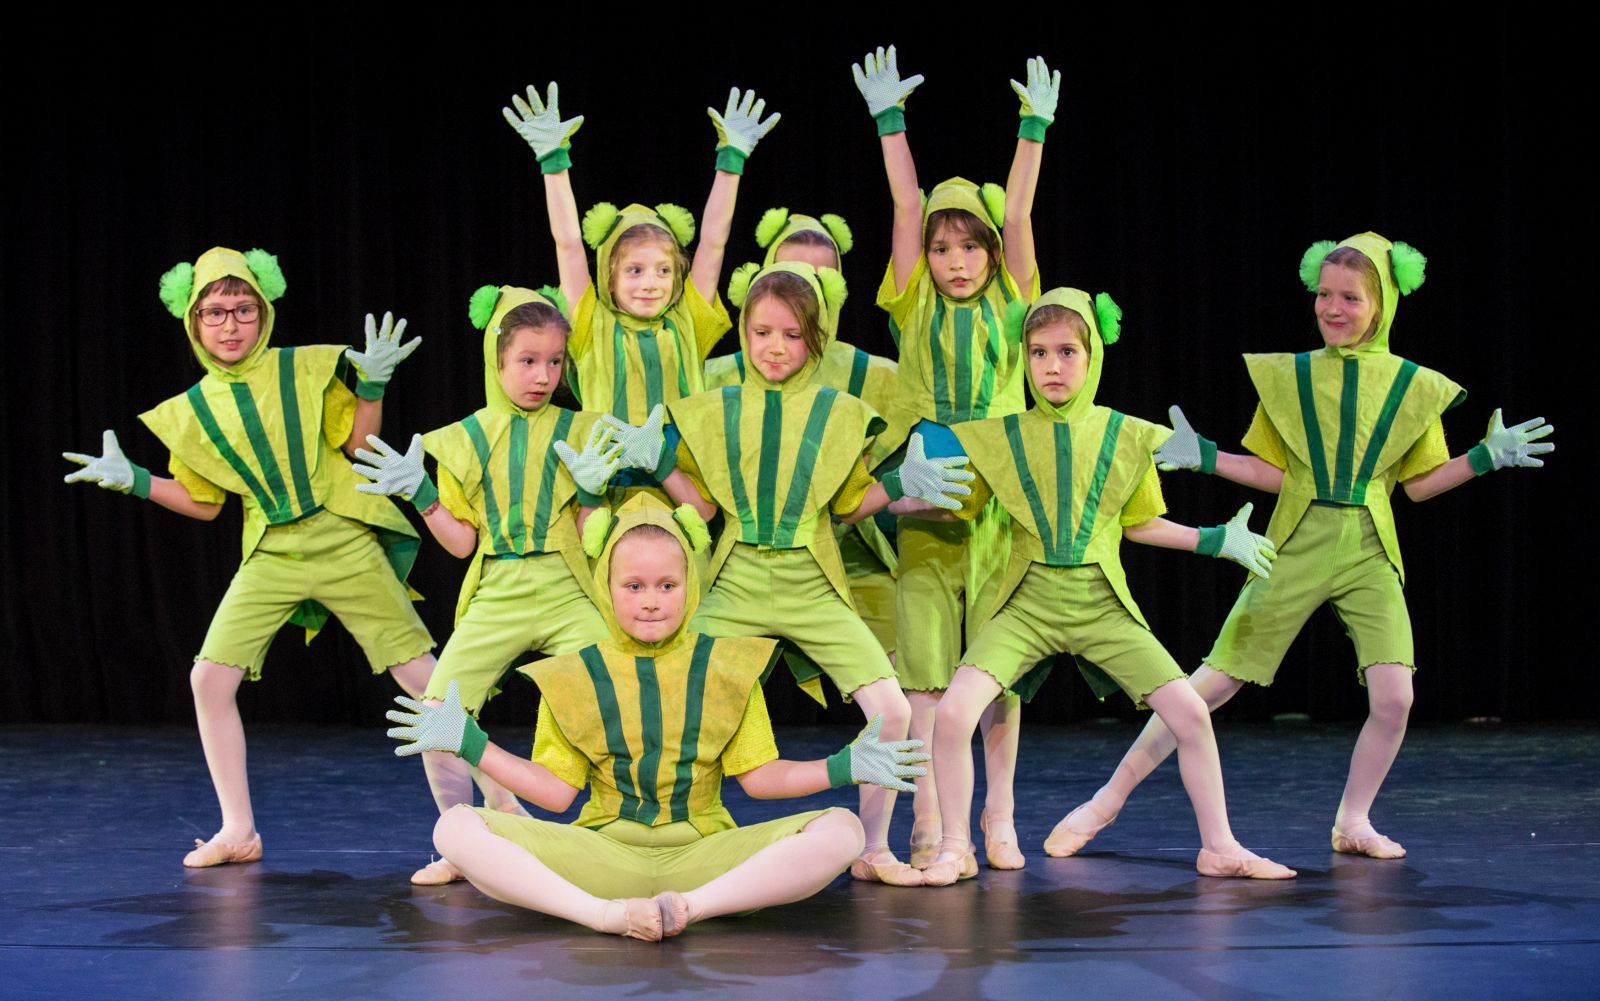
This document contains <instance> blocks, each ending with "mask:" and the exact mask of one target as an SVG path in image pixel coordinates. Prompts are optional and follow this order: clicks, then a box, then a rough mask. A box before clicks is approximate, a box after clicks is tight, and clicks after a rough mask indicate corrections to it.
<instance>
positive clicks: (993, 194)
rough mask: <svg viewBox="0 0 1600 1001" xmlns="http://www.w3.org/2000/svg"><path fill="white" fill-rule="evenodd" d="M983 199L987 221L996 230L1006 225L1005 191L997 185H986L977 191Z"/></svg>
mask: <svg viewBox="0 0 1600 1001" xmlns="http://www.w3.org/2000/svg"><path fill="white" fill-rule="evenodd" d="M978 193H979V195H981V196H982V198H983V207H984V208H985V209H986V210H988V213H989V219H990V220H991V221H993V223H994V224H995V227H996V228H999V227H1001V226H1004V225H1005V224H1006V189H1005V188H1002V187H1001V186H1000V185H998V184H994V183H986V184H985V185H984V186H983V187H981V188H979V189H978Z"/></svg>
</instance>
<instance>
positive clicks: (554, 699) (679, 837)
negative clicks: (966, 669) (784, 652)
mask: <svg viewBox="0 0 1600 1001" xmlns="http://www.w3.org/2000/svg"><path fill="white" fill-rule="evenodd" d="M584 536H585V542H586V548H587V549H588V550H589V551H590V552H594V553H596V555H597V556H598V562H597V563H596V564H595V586H596V589H597V591H598V594H599V598H600V610H601V611H602V612H603V613H604V615H605V618H606V622H607V624H608V626H609V627H610V635H609V638H607V639H605V640H602V641H600V642H599V643H596V644H593V645H591V646H587V647H584V648H583V649H582V650H581V651H580V652H579V653H576V654H570V655H567V656H564V657H555V658H552V659H549V660H545V661H541V662H540V663H538V664H536V665H534V666H532V667H527V668H523V671H524V673H526V674H527V675H528V676H530V677H531V678H533V680H534V681H535V682H536V683H537V684H538V685H539V690H540V692H541V694H542V696H543V698H542V699H541V701H540V704H539V722H538V729H537V730H536V731H535V734H534V745H533V760H531V761H527V760H523V759H521V758H518V757H517V756H515V755H512V754H509V753H507V752H506V751H503V750H501V749H500V748H499V747H496V746H495V745H494V744H491V743H488V739H487V737H485V735H484V734H483V732H482V731H481V730H479V729H478V727H477V725H476V724H475V723H474V722H473V721H472V718H471V717H470V716H468V715H467V713H466V712H465V711H464V710H463V709H462V708H461V706H460V704H459V699H458V698H457V696H456V692H455V683H454V682H452V683H451V686H450V691H449V694H448V697H447V698H446V700H445V703H444V705H443V706H442V707H439V708H433V707H429V706H424V705H422V704H420V703H417V702H413V701H411V700H408V699H399V700H397V701H399V702H400V703H401V705H403V706H405V707H406V708H408V709H411V710H413V711H414V712H413V713H409V714H408V713H401V712H391V713H390V714H389V718H390V719H392V720H394V721H395V722H397V723H401V724H408V725H405V726H400V727H396V728H394V729H392V730H390V731H389V735H390V736H392V737H398V738H400V739H402V740H415V741H416V743H413V744H410V745H407V746H402V747H400V748H398V749H396V753H397V754H405V753H411V752H415V751H418V750H428V749H437V750H447V751H452V752H455V753H458V754H461V755H463V756H464V757H466V758H467V759H469V760H471V761H473V762H474V763H476V764H477V765H478V767H480V768H481V769H483V771H485V772H487V773H489V774H490V775H492V776H494V777H495V778H496V779H498V780H499V781H501V782H503V783H505V784H506V785H507V786H509V787H510V788H512V789H514V790H516V791H517V792H518V793H519V794H521V795H522V796H524V797H525V798H527V799H528V800H529V801H531V802H533V803H535V804H537V805H539V806H541V807H544V808H546V809H549V810H555V811H562V810H565V809H567V807H568V806H570V805H571V803H572V800H573V798H574V797H576V796H577V794H578V793H579V792H580V791H581V790H582V788H583V787H584V786H585V785H587V786H588V787H589V789H590V796H589V801H588V802H587V803H585V804H584V806H583V810H582V812H580V813H579V815H578V820H577V822H576V823H574V824H571V825H566V824H555V823H550V822H548V821H543V820H535V819H533V818H531V817H516V816H509V815H507V814H504V813H497V812H495V811H492V810H478V811H474V810H472V809H471V808H468V807H464V806H463V807H458V808H457V809H454V810H451V811H450V812H449V813H447V814H445V815H444V816H443V817H442V818H440V820H439V825H438V828H437V829H436V830H435V832H434V842H435V845H436V846H437V847H438V849H439V850H440V851H441V852H443V853H444V854H446V855H447V856H448V857H449V858H451V859H452V860H454V861H455V863H456V864H457V865H459V866H460V867H461V869H462V871H463V872H465V873H466V874H467V878H468V879H470V880H471V881H472V883H473V885H474V886H476V887H478V888H479V889H480V890H482V891H483V892H484V893H487V894H488V895H490V896H491V897H494V898H495V899H497V900H503V901H506V902H508V903H513V904H517V905H519V906H521V907H528V908H532V909H533V910H537V911H541V912H543V913H545V914H552V915H555V916H557V917H561V918H565V919H567V920H569V921H575V922H577V923H579V924H582V925H586V926H587V927H590V928H593V929H594V930H596V931H602V932H610V933H612V934H619V935H627V936H629V937H632V938H640V939H645V940H648V941H657V940H660V939H662V938H665V937H668V936H672V935H676V934H678V933H679V932H681V931H683V930H684V928H685V927H687V926H688V925H689V924H691V923H693V922H696V921H701V920H704V919H706V918H710V917H716V916H717V915H721V914H737V913H739V912H742V911H748V910H752V909H755V908H759V907H768V906H772V905H774V904H782V903H789V902H791V901H796V900H803V899H804V898H806V897H809V896H811V895H812V894H814V893H816V892H817V891H818V890H820V889H822V888H823V887H824V886H826V885H827V884H828V883H829V882H830V881H832V879H833V878H834V877H835V876H837V875H838V874H839V872H840V871H841V870H842V869H844V867H845V866H846V865H848V864H849V862H850V859H852V858H853V857H855V855H856V853H857V852H858V851H859V850H860V848H861V840H862V838H861V825H860V823H859V822H857V820H856V818H855V817H853V816H852V815H851V814H850V813H849V812H848V811H845V810H838V809H832V810H818V811H814V812H811V813H803V814H798V815H796V816H791V817H784V818H782V819H780V820H772V821H768V822H766V823H763V824H755V825H753V826H750V827H735V826H734V823H733V818H731V817H730V816H729V815H728V811H727V810H726V809H725V808H724V807H723V805H722V797H721V792H720V789H721V785H722V777H723V775H725V774H726V775H733V776H734V777H736V778H737V779H738V780H739V783H740V785H742V786H743V787H744V789H745V791H746V792H747V793H749V794H750V795H751V796H754V797H756V798H758V799H778V798H788V797H795V796H806V795H810V794H812V793H816V792H820V791H822V790H824V789H828V788H837V787H838V786H841V785H846V784H849V783H851V782H877V783H881V784H883V785H885V786H886V787H889V788H904V787H907V784H906V782H905V777H907V776H912V775H917V774H920V773H921V772H922V769H921V768H920V767H916V762H919V761H926V760H927V757H926V756H925V755H919V754H914V753H911V752H912V750H913V748H914V742H911V741H905V742H898V743H879V742H878V741H877V740H876V731H877V723H878V721H876V720H875V721H873V723H872V724H869V725H868V727H867V728H866V729H865V730H863V731H862V734H861V735H860V736H859V737H857V738H856V740H855V741H853V742H852V743H851V744H849V745H848V746H846V747H845V748H844V749H842V750H841V751H840V752H839V753H837V754H835V755H833V756H832V757H830V758H828V759H826V760H822V761H804V762H801V761H785V760H782V759H780V758H779V757H778V749H777V747H776V745H775V744H774V743H773V739H772V727H771V724H770V723H769V722H768V719H767V709H766V703H765V701H764V700H763V699H762V697H761V677H762V675H763V674H764V673H765V672H766V671H767V669H768V668H769V667H770V665H771V664H772V660H773V657H774V655H775V654H776V649H777V644H776V642H775V641H773V640H768V639H758V638H753V637H747V638H734V639H715V638H713V637H711V636H705V635H700V634H698V633H696V632H695V631H694V630H693V627H692V626H691V625H689V624H688V623H689V620H690V619H691V617H692V616H693V615H694V611H695V603H696V601H697V600H698V598H699V596H700V587H699V581H698V580H697V579H696V577H697V572H696V569H695V568H696V566H697V565H698V561H697V560H693V559H690V558H688V557H689V551H690V550H691V549H699V548H703V547H704V546H705V545H706V544H707V543H708V542H709V541H710V540H709V537H708V536H707V534H706V528H705V524H704V522H702V521H700V519H699V518H698V517H697V516H696V515H695V513H694V512H693V511H692V510H690V509H688V508H679V509H678V510H677V511H676V512H671V511H668V510H667V509H666V508H665V507H663V506H661V505H660V504H659V502H657V501H656V500H655V498H653V497H651V496H648V495H642V496H635V497H634V498H632V499H631V500H629V501H628V502H627V503H626V504H624V505H623V506H622V507H621V509H620V510H619V511H618V516H617V519H616V522H615V524H614V525H613V524H611V519H610V514H609V512H607V511H601V512H597V513H596V514H595V516H594V517H593V518H592V519H591V520H590V522H589V524H588V525H587V526H586V530H585V532H584ZM602 543H603V546H604V548H603V549H602V548H601V544H602Z"/></svg>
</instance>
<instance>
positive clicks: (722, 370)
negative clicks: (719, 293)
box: [706, 208, 899, 661]
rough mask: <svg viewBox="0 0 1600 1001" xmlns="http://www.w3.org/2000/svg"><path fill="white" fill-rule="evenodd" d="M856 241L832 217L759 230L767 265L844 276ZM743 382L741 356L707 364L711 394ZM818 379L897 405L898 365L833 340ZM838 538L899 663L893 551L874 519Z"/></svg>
mask: <svg viewBox="0 0 1600 1001" xmlns="http://www.w3.org/2000/svg"><path fill="white" fill-rule="evenodd" d="M852 242H853V237H852V236H851V233H850V227H849V226H848V225H847V224H846V223H845V221H844V220H843V219H842V218H840V217H839V216H836V215H831V214H824V215H822V216H820V217H814V216H808V215H801V214H799V213H791V212H790V211H789V210H788V209H784V208H776V209H768V210H767V212H766V214H765V215H763V216H762V217H761V223H760V224H759V225H758V226H757V227H756V243H758V244H759V245H760V246H762V247H765V248H766V251H767V256H766V260H765V261H764V263H766V264H774V263H777V262H779V261H800V262H803V263H805V264H809V265H811V266H812V267H813V268H819V269H820V268H832V269H834V270H835V271H839V270H840V268H839V260H840V258H841V257H843V256H844V255H845V254H847V253H849V251H850V247H851V244H852ZM744 376H745V357H744V352H742V351H736V352H734V353H733V354H731V355H721V356H718V357H716V358H712V359H710V360H709V361H707V362H706V388H707V389H720V388H721V387H723V386H732V385H737V384H738V383H739V382H742V381H743V380H744ZM813 381H815V382H816V383H817V384H818V385H822V386H831V387H832V388H834V389H836V390H838V391H839V392H841V393H849V394H850V395H851V396H854V397H857V398H858V399H860V400H861V401H862V402H864V403H866V405H867V406H869V407H871V408H872V409H873V410H874V411H876V412H877V413H880V414H886V413H888V412H889V409H890V407H891V405H892V403H893V400H894V389H895V381H896V376H895V363H894V360H893V359H890V358H880V357H878V356H877V355H872V354H868V353H867V352H865V351H863V350H861V349H860V348H858V347H854V346H852V345H850V344H846V343H845V342H844V341H841V340H839V339H838V337H837V336H836V335H832V336H830V337H829V339H828V343H827V345H826V346H825V347H824V348H823V351H822V363H821V364H820V365H818V366H817V372H816V375H815V376H813ZM833 534H834V539H835V540H836V541H837V542H838V543H839V555H840V557H841V558H842V559H843V560H844V569H845V575H846V576H847V577H848V578H849V579H850V600H851V602H852V603H854V605H855V607H856V612H857V613H858V614H859V615H860V616H861V621H863V622H865V623H866V624H867V628H868V629H871V630H872V635H873V636H875V637H877V639H878V644H879V645H880V646H882V647H883V649H884V652H885V653H887V654H888V655H889V659H890V660H891V661H893V660H894V650H895V634H894V626H895V575H896V573H897V568H898V566H899V560H898V558H897V557H896V556H895V553H894V546H893V544H892V543H890V541H889V539H888V538H887V537H886V536H885V535H884V533H883V530H882V529H880V528H879V527H878V523H877V520H876V519H873V518H863V519H862V520H860V521H858V522H856V523H855V524H854V525H846V524H843V523H840V524H837V525H835V526H834V531H833Z"/></svg>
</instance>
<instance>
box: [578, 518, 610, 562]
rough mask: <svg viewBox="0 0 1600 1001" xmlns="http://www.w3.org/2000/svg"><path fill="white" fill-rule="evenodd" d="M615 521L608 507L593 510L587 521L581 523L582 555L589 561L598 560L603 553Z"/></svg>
mask: <svg viewBox="0 0 1600 1001" xmlns="http://www.w3.org/2000/svg"><path fill="white" fill-rule="evenodd" d="M616 523H617V519H616V518H615V517H614V516H613V515H612V514H611V509H610V508H608V507H599V508H595V509H594V510H593V511H591V512H590V513H589V520H588V521H585V522H584V523H583V553H584V555H585V556H587V557H589V558H590V559H591V560H594V559H599V558H600V554H601V553H602V552H604V551H605V548H606V540H607V539H609V538H610V537H611V528H612V526H613V525H615V524H616Z"/></svg>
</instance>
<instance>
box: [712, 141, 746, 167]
mask: <svg viewBox="0 0 1600 1001" xmlns="http://www.w3.org/2000/svg"><path fill="white" fill-rule="evenodd" d="M746 159H748V158H747V157H746V156H745V155H744V154H743V153H741V152H739V151H738V150H736V149H734V148H733V147H732V146H718V147H717V169H718V170H721V171H724V172H726V173H729V174H743V173H744V162H745V160H746Z"/></svg>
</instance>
